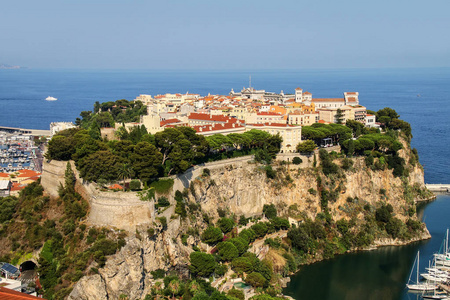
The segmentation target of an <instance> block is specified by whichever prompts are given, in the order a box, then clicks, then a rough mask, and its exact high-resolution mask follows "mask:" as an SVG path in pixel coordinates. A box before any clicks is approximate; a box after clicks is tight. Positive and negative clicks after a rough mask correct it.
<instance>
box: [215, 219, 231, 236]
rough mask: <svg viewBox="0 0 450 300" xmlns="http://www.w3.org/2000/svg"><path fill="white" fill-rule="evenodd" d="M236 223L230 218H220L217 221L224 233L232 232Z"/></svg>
mask: <svg viewBox="0 0 450 300" xmlns="http://www.w3.org/2000/svg"><path fill="white" fill-rule="evenodd" d="M234 225H235V223H234V221H233V220H231V219H230V218H220V219H219V220H218V221H217V226H218V227H219V228H220V230H222V232H223V233H227V232H230V231H231V230H232V229H233V227H234Z"/></svg>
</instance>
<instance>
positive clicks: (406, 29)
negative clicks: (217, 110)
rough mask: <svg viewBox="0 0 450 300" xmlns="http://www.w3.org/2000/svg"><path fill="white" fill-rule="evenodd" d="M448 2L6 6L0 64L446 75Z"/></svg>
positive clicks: (54, 1) (57, 0)
mask: <svg viewBox="0 0 450 300" xmlns="http://www.w3.org/2000/svg"><path fill="white" fill-rule="evenodd" d="M449 13H450V1H449V0H436V1H435V0H419V1H417V0H408V1H406V0H405V1H403V0H389V1H386V0H376V1H364V0H358V1H346V0H330V1H320V0H315V1H313V0H312V1H300V0H297V1H294V0H292V1H291V0H286V1H285V0H271V1H265V0H255V1H253V0H251V1H246V0H240V1H234V0H227V1H218V0H205V1H197V0H179V1H171V0H159V1H153V0H141V1H126V0H103V1H99V0H70V1H68V0H40V1H38V0H24V1H21V0H4V1H2V4H1V6H0V63H5V64H11V65H21V66H28V67H32V68H106V69H117V68H120V69H122V68H126V69H135V68H140V69H302V68H365V67H449V66H450V38H449V36H450V33H449V31H450V17H449Z"/></svg>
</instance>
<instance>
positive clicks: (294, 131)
mask: <svg viewBox="0 0 450 300" xmlns="http://www.w3.org/2000/svg"><path fill="white" fill-rule="evenodd" d="M245 129H246V131H250V130H252V129H257V130H262V131H265V132H268V133H270V134H272V135H276V134H279V135H280V136H281V137H282V138H283V142H282V143H281V148H280V153H292V152H296V148H297V145H298V143H300V142H301V141H302V127H301V126H296V125H289V124H277V123H265V124H247V125H246V127H245Z"/></svg>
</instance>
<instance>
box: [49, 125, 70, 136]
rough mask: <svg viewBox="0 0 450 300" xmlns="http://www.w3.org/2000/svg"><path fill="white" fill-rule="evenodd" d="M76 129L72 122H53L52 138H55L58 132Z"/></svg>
mask: <svg viewBox="0 0 450 300" xmlns="http://www.w3.org/2000/svg"><path fill="white" fill-rule="evenodd" d="M70 128H76V126H75V124H73V123H72V122H52V123H50V136H54V135H55V134H56V133H57V132H58V131H61V130H65V129H70Z"/></svg>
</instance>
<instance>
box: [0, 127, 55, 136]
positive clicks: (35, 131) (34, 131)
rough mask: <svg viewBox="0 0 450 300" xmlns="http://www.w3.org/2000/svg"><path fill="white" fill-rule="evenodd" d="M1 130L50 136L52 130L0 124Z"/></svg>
mask: <svg viewBox="0 0 450 300" xmlns="http://www.w3.org/2000/svg"><path fill="white" fill-rule="evenodd" d="M0 131H5V132H8V133H21V134H26V135H35V136H41V135H44V136H50V130H43V129H25V128H16V127H7V126H0Z"/></svg>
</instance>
